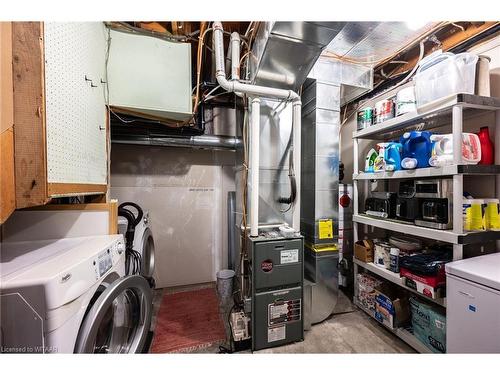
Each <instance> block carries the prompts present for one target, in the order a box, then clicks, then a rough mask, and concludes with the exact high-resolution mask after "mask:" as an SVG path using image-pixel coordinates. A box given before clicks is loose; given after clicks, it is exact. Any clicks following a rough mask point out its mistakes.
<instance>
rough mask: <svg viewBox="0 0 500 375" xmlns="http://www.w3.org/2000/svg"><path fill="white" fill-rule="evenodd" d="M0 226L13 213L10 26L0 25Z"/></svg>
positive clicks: (6, 24) (12, 107) (14, 202)
mask: <svg viewBox="0 0 500 375" xmlns="http://www.w3.org/2000/svg"><path fill="white" fill-rule="evenodd" d="M0 77H1V79H0V135H1V139H0V166H1V169H0V193H1V194H0V224H1V223H3V222H4V221H5V220H6V219H7V218H8V217H9V215H10V214H11V213H12V211H14V209H15V206H16V195H15V194H16V192H15V180H14V130H13V125H14V102H13V86H12V25H11V23H10V22H0Z"/></svg>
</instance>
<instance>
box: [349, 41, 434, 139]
mask: <svg viewBox="0 0 500 375" xmlns="http://www.w3.org/2000/svg"><path fill="white" fill-rule="evenodd" d="M428 38H429V36H427V37H425V38H424V39H422V40H420V43H419V46H420V52H419V56H418V60H417V62H416V63H415V66H414V67H413V69H412V70H411V71H410V73H409V74H408V75H407V76H406V77H405V78H403V79H402V80H401V81H400V82H398V83H397V84H396V85H394V86H392V87H390V88H389V89H388V90H394V89H396V88H398V87H399V86H401V85H403V84H405V83H406V82H407V81H408V80H409V79H410V78H411V77H412V76H413V74H415V72H416V71H417V69H418V67H419V64H420V62H421V61H422V58H423V57H424V52H425V48H424V47H425V46H424V43H425V42H426V41H427V40H428ZM388 78H393V77H388ZM382 82H383V81H382ZM382 82H380V83H379V84H378V85H375V87H373V89H372V90H375V89H376V88H377V87H378V86H380V85H381V84H382ZM388 90H386V91H383V92H381V93H379V94H377V95H375V96H373V97H371V98H370V99H367V100H365V101H362V102H359V103H358V105H357V106H356V107H355V109H354V110H353V111H352V112H351V113H350V114H349V116H347V117H345V118H344V119H343V120H342V122H341V124H340V131H342V128H343V126H344V125H345V124H346V123H347V121H348V120H349V119H350V118H351V117H352V116H353V115H354V114H355V113H357V111H358V109H359V108H361V107H362V106H363V105H364V104H365V103H366V102H368V101H373V100H374V99H375V98H378V97H379V96H381V95H384V94H385V93H386V92H387V91H388ZM346 109H347V106H346V107H345V108H344V116H345V111H346Z"/></svg>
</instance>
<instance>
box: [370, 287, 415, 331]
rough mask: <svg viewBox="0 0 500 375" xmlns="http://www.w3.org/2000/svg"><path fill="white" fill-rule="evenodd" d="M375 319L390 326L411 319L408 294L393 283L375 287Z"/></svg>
mask: <svg viewBox="0 0 500 375" xmlns="http://www.w3.org/2000/svg"><path fill="white" fill-rule="evenodd" d="M375 293H376V295H375V319H377V320H378V321H379V322H380V323H382V324H384V325H385V326H387V327H389V328H396V327H399V326H401V325H403V324H404V323H406V322H407V321H409V320H410V306H409V302H408V296H407V294H406V293H405V292H403V291H400V290H399V289H397V288H395V287H394V286H392V285H388V284H382V285H381V286H380V287H378V288H377V289H375Z"/></svg>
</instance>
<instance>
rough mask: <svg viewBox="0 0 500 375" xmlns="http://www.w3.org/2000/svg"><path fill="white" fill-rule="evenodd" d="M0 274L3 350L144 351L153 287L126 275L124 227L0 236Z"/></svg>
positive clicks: (1, 340)
mask: <svg viewBox="0 0 500 375" xmlns="http://www.w3.org/2000/svg"><path fill="white" fill-rule="evenodd" d="M0 280H1V284H0V287H1V289H0V306H1V314H0V331H1V334H0V347H1V348H2V351H3V352H21V353H30V352H39V353H73V352H76V353H131V352H132V353H136V352H141V351H142V350H143V346H144V345H145V342H146V338H147V334H148V331H149V328H150V323H151V314H152V311H151V307H152V304H151V302H152V294H151V289H150V287H149V285H148V283H147V282H146V280H145V279H144V278H143V277H141V276H138V275H133V276H126V275H125V246H124V239H123V236H122V235H121V234H119V235H104V236H93V237H76V238H66V239H59V240H43V241H29V242H11V243H3V244H2V249H1V252H0Z"/></svg>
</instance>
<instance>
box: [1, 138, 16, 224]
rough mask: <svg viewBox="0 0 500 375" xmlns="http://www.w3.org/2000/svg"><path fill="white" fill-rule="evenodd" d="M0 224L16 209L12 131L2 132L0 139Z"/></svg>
mask: <svg viewBox="0 0 500 375" xmlns="http://www.w3.org/2000/svg"><path fill="white" fill-rule="evenodd" d="M0 165H1V166H2V167H1V168H2V169H1V171H0V182H1V184H0V191H1V194H0V224H2V223H4V222H5V220H7V218H8V217H9V216H10V214H11V213H12V212H13V211H14V209H15V208H16V191H15V183H14V131H13V129H12V128H10V129H8V130H6V131H4V132H3V133H2V134H1V139H0Z"/></svg>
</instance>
